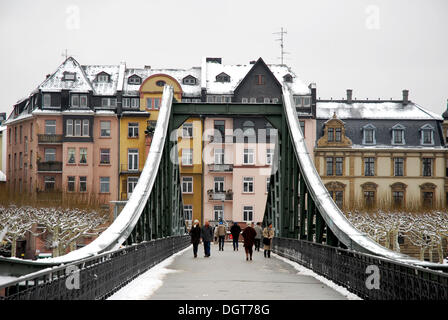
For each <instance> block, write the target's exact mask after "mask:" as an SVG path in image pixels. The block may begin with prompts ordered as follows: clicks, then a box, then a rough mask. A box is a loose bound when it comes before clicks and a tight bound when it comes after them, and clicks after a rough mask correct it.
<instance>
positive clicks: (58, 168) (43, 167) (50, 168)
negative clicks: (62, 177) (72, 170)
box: [37, 161, 62, 172]
mask: <svg viewBox="0 0 448 320" xmlns="http://www.w3.org/2000/svg"><path fill="white" fill-rule="evenodd" d="M37 171H38V172H62V161H45V162H38V163H37Z"/></svg>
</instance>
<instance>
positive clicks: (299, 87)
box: [267, 64, 311, 95]
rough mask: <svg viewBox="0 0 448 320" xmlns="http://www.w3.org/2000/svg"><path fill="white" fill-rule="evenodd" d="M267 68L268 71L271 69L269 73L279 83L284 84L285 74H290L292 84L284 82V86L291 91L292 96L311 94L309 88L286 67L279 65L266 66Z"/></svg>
mask: <svg viewBox="0 0 448 320" xmlns="http://www.w3.org/2000/svg"><path fill="white" fill-rule="evenodd" d="M267 66H268V67H269V69H271V72H272V73H273V74H274V76H275V77H276V78H277V80H278V82H280V83H283V82H284V79H283V77H284V76H286V75H287V74H290V75H291V76H292V82H285V83H286V85H287V86H288V87H289V88H290V89H291V92H292V94H294V95H306V94H311V90H310V88H308V86H307V85H306V84H305V83H304V82H303V81H302V80H300V79H299V78H298V77H297V76H296V74H295V73H294V72H293V71H292V70H291V69H290V68H289V67H288V66H286V65H281V64H268V65H267Z"/></svg>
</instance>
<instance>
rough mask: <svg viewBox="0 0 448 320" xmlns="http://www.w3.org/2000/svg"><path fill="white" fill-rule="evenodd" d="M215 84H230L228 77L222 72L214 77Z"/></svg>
mask: <svg viewBox="0 0 448 320" xmlns="http://www.w3.org/2000/svg"><path fill="white" fill-rule="evenodd" d="M216 81H217V82H230V76H229V75H228V74H226V73H224V72H221V73H220V74H218V75H217V76H216Z"/></svg>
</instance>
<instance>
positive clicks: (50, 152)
mask: <svg viewBox="0 0 448 320" xmlns="http://www.w3.org/2000/svg"><path fill="white" fill-rule="evenodd" d="M48 161H56V149H55V148H45V162H48Z"/></svg>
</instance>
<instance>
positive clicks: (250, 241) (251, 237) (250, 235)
mask: <svg viewBox="0 0 448 320" xmlns="http://www.w3.org/2000/svg"><path fill="white" fill-rule="evenodd" d="M253 224H254V223H253V222H248V223H247V227H246V228H245V229H244V231H243V233H242V236H243V238H244V249H245V250H246V261H247V260H249V256H250V260H252V247H253V246H254V243H255V236H256V235H257V232H256V231H255V229H254V228H253Z"/></svg>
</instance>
